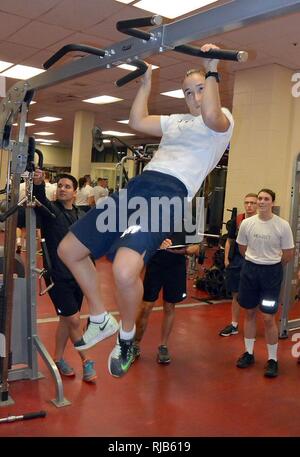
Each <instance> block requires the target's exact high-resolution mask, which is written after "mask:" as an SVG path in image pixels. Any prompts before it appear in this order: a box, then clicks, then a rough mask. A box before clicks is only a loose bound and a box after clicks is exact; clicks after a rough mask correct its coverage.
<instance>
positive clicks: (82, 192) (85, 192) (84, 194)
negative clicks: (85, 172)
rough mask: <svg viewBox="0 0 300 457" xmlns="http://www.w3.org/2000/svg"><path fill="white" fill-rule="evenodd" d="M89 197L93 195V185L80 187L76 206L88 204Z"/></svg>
mask: <svg viewBox="0 0 300 457" xmlns="http://www.w3.org/2000/svg"><path fill="white" fill-rule="evenodd" d="M89 197H93V188H92V187H91V186H85V187H82V188H81V189H78V190H77V194H76V200H75V204H76V206H88V204H89Z"/></svg>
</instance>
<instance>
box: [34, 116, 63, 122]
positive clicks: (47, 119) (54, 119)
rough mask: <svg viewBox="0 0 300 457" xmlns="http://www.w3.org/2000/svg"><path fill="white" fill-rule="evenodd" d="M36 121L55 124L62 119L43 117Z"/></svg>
mask: <svg viewBox="0 0 300 457" xmlns="http://www.w3.org/2000/svg"><path fill="white" fill-rule="evenodd" d="M35 121H41V122H55V121H62V118H61V117H53V116H43V117H37V118H36V119H35Z"/></svg>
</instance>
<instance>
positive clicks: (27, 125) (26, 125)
mask: <svg viewBox="0 0 300 457" xmlns="http://www.w3.org/2000/svg"><path fill="white" fill-rule="evenodd" d="M13 125H14V126H15V127H17V126H18V125H19V124H18V123H17V122H15V123H14V124H13ZM32 125H35V124H33V123H32V122H25V127H31V126H32Z"/></svg>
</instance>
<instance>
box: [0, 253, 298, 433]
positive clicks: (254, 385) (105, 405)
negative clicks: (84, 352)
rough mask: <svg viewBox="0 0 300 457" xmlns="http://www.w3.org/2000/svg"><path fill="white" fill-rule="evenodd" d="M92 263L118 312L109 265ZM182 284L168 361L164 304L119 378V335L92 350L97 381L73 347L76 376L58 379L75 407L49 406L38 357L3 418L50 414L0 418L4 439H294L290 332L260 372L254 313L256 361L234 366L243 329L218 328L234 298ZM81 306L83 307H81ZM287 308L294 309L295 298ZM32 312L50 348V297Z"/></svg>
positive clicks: (50, 392) (262, 358) (48, 383)
mask: <svg viewBox="0 0 300 457" xmlns="http://www.w3.org/2000/svg"><path fill="white" fill-rule="evenodd" d="M97 269H98V270H99V274H100V276H101V277H102V280H103V284H104V288H103V294H104V300H105V303H106V305H107V308H108V309H109V310H111V311H113V312H114V311H115V312H117V309H116V305H115V300H114V291H113V284H112V281H111V265H110V263H109V262H107V261H106V260H101V261H98V262H97ZM188 283H189V293H188V297H187V299H186V300H185V302H183V305H184V306H183V307H178V308H177V310H176V319H175V326H174V330H173V333H172V335H171V338H170V342H169V348H170V352H171V356H172V362H171V364H170V365H168V366H161V365H158V364H157V362H156V350H157V346H158V343H159V334H160V323H161V318H162V311H161V309H158V310H156V311H153V313H152V315H151V317H150V321H149V325H148V329H147V332H146V334H145V336H144V340H143V342H142V345H141V349H142V354H141V357H140V359H139V360H137V361H135V363H134V364H133V366H132V367H131V368H130V370H129V372H128V373H127V374H126V375H125V376H124V378H121V379H116V378H113V377H111V376H110V375H109V373H108V369H107V358H108V354H109V352H110V350H111V348H112V347H113V346H114V340H115V336H113V337H111V338H110V339H108V340H106V341H103V342H101V343H99V344H98V345H97V346H95V347H94V348H92V349H91V350H90V356H91V358H93V359H94V360H95V361H96V369H97V373H98V379H97V382H96V383H95V384H87V383H84V382H82V380H81V362H80V358H79V356H78V354H77V353H76V351H75V350H74V349H73V348H72V347H71V344H69V345H68V347H67V350H66V359H67V360H68V361H69V362H70V363H71V364H72V366H73V367H74V369H75V370H76V377H75V378H70V379H66V378H64V379H63V386H64V395H65V397H66V398H67V399H68V400H69V401H70V402H71V405H69V406H66V407H62V408H56V407H55V406H54V405H53V404H52V403H51V401H50V400H51V399H54V398H55V387H54V382H53V380H52V378H51V376H50V373H49V371H48V369H47V367H46V366H45V364H44V363H43V361H42V360H41V359H40V358H39V368H40V372H41V373H42V374H43V375H44V376H45V377H44V378H43V379H40V380H37V381H15V382H11V383H10V386H9V393H10V395H11V397H12V398H13V399H14V401H15V404H14V405H10V406H8V407H7V406H5V407H4V406H2V407H1V408H0V417H6V416H10V415H21V414H24V413H28V412H33V411H39V410H46V411H47V416H46V418H44V419H35V420H28V421H16V422H11V423H4V424H1V425H0V437H263V436H269V437H275V436H277V437H299V436H300V425H299V424H300V399H299V394H298V390H299V380H300V365H297V363H296V359H295V358H293V357H292V355H291V348H292V345H293V344H294V342H293V341H292V340H291V334H290V335H289V338H288V339H286V340H280V342H279V369H280V375H279V376H278V378H275V379H267V378H264V376H263V367H264V364H265V362H266V359H267V354H266V347H265V343H264V338H263V325H262V321H261V319H259V321H258V332H257V341H256V345H255V357H256V363H255V365H253V366H251V367H250V368H248V369H245V370H241V369H238V368H236V366H235V362H236V360H237V358H238V357H239V356H240V355H241V353H243V352H244V345H243V336H242V332H240V333H239V334H238V335H235V336H230V337H227V338H224V337H220V336H219V335H218V332H219V330H220V329H221V328H222V327H224V325H226V324H228V323H230V303H229V302H224V301H223V302H217V303H212V304H207V303H205V302H201V301H198V300H196V299H193V298H192V297H193V296H199V297H200V296H201V294H202V293H201V292H200V291H197V290H196V289H194V288H193V287H192V280H188ZM202 295H203V294H202ZM160 304H161V300H160V301H159V302H158V303H157V305H158V306H159V305H160ZM82 311H83V314H86V313H87V307H86V305H84V307H83V310H82ZM293 313H294V315H295V316H297V315H298V316H299V315H300V304H295V306H294V310H293ZM38 318H39V319H38V335H39V337H40V338H41V340H42V342H43V343H44V344H45V346H46V347H47V349H48V350H49V352H50V353H52V354H53V348H54V333H55V328H56V320H55V313H54V311H53V308H52V305H51V302H50V300H49V298H48V297H43V298H39V299H38ZM83 322H84V321H83ZM294 333H295V332H294ZM299 336H300V335H299Z"/></svg>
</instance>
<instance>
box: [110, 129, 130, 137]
mask: <svg viewBox="0 0 300 457" xmlns="http://www.w3.org/2000/svg"><path fill="white" fill-rule="evenodd" d="M103 134H104V135H113V136H135V134H134V133H126V132H117V131H115V130H106V131H105V132H103Z"/></svg>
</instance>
